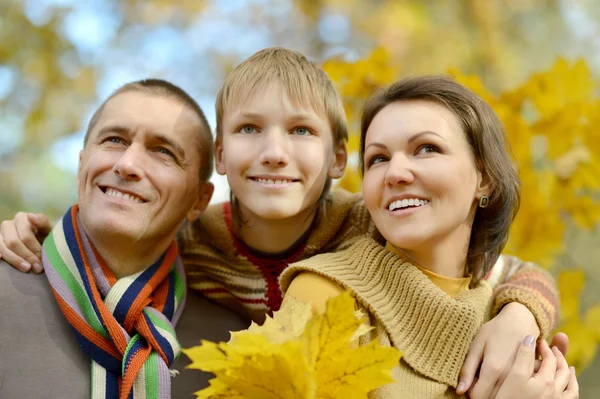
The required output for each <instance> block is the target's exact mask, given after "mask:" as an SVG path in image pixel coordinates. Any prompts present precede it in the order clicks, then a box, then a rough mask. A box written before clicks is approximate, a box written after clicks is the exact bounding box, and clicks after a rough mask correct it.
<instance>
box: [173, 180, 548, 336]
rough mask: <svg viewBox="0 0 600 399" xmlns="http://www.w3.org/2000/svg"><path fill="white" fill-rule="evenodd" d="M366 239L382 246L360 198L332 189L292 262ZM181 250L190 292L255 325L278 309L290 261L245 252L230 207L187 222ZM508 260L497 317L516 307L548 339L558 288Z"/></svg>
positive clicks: (499, 276) (500, 277) (499, 277)
mask: <svg viewBox="0 0 600 399" xmlns="http://www.w3.org/2000/svg"><path fill="white" fill-rule="evenodd" d="M365 236H367V237H371V238H373V239H374V240H375V241H377V242H379V243H381V244H382V245H385V240H384V238H383V237H382V236H381V234H380V233H379V232H378V230H377V228H376V227H375V225H374V223H373V222H372V220H371V217H370V215H369V212H368V211H367V209H366V207H365V206H364V203H363V201H362V199H361V196H360V194H350V193H348V192H347V191H344V190H341V189H335V190H333V191H332V192H331V193H330V194H329V196H328V197H327V200H326V201H325V206H324V209H323V212H322V213H321V215H320V216H319V219H318V220H317V221H316V223H315V224H314V225H313V229H312V231H310V234H309V236H308V239H307V241H306V244H305V245H304V246H303V247H302V248H300V249H299V253H295V254H293V256H292V258H293V259H294V260H303V259H307V258H310V257H311V256H314V255H317V254H320V253H324V252H337V251H340V250H343V249H345V248H347V247H349V246H350V245H352V244H353V243H354V242H355V241H356V240H357V239H359V238H362V237H365ZM179 246H180V250H181V255H182V258H183V262H184V266H185V271H186V273H187V276H188V282H189V287H190V288H191V289H193V290H196V291H199V292H201V293H202V294H203V295H204V296H206V297H207V298H209V299H210V300H212V301H213V302H216V303H218V304H220V305H222V306H225V307H227V308H229V309H232V310H233V311H235V312H236V313H238V314H240V315H242V316H245V317H248V318H251V319H252V320H254V321H255V322H257V323H262V322H263V321H264V318H265V314H268V313H269V312H272V311H274V310H277V309H279V305H280V301H281V292H280V291H279V287H278V286H277V285H276V284H274V282H273V279H274V278H275V277H278V276H279V274H280V273H281V270H282V269H284V268H285V265H286V263H289V262H290V261H291V259H279V262H278V263H277V264H276V265H275V266H271V265H272V264H273V263H272V262H273V259H271V258H270V259H264V261H265V262H262V259H260V257H257V256H252V255H251V254H250V253H249V252H248V251H247V250H244V248H243V246H242V245H240V243H239V241H237V240H236V238H235V236H234V234H233V233H232V228H231V208H230V204H229V203H225V204H216V205H212V206H210V207H209V208H208V210H207V211H206V212H205V213H204V214H203V215H202V216H201V217H200V218H199V219H198V220H196V221H195V222H194V223H186V224H185V225H184V227H183V228H182V229H181V231H180V234H179ZM502 259H503V257H500V261H499V262H498V263H502ZM511 259H512V260H511V264H512V265H513V266H514V267H511V270H512V271H510V270H508V271H506V272H504V269H502V267H498V265H496V266H495V267H494V268H493V269H492V272H493V273H494V274H495V281H497V282H498V285H499V286H498V290H497V293H498V297H497V298H496V299H495V302H494V309H495V312H498V311H499V310H500V309H501V308H502V306H504V305H506V304H507V303H509V302H511V301H516V302H519V303H521V304H523V305H525V306H526V307H527V308H528V309H529V310H530V311H531V312H532V313H533V315H534V316H535V318H536V320H537V322H538V325H539V328H540V330H541V331H542V334H543V335H544V336H546V335H547V334H548V333H549V332H550V331H551V330H552V329H553V328H554V327H555V326H556V320H557V314H558V294H557V289H556V283H555V282H554V280H553V279H552V277H551V276H550V275H549V274H548V273H546V272H544V271H543V270H541V269H540V268H539V267H537V266H535V265H533V264H531V263H527V264H525V263H523V262H522V261H519V260H518V259H516V258H511ZM525 266H526V267H525ZM522 268H524V269H523V270H521V269H522ZM271 269H273V270H271ZM265 276H267V277H265ZM525 276H526V277H525ZM512 279H515V281H512ZM504 283H507V284H506V286H504V285H503V284H504ZM501 284H502V285H501ZM494 314H496V313H494Z"/></svg>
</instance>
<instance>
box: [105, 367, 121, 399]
mask: <svg viewBox="0 0 600 399" xmlns="http://www.w3.org/2000/svg"><path fill="white" fill-rule="evenodd" d="M120 375H121V374H120V371H119V374H113V373H111V372H110V371H108V370H107V371H106V399H119V377H118V376H120Z"/></svg>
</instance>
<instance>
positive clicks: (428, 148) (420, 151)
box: [417, 144, 440, 155]
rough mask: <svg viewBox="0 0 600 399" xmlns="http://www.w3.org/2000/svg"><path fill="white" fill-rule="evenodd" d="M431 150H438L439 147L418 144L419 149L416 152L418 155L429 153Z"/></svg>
mask: <svg viewBox="0 0 600 399" xmlns="http://www.w3.org/2000/svg"><path fill="white" fill-rule="evenodd" d="M432 152H440V149H439V148H437V147H436V146H434V145H431V144H425V145H422V146H420V147H419V149H418V150H417V154H419V155H423V154H429V153H432Z"/></svg>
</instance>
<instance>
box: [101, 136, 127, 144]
mask: <svg viewBox="0 0 600 399" xmlns="http://www.w3.org/2000/svg"><path fill="white" fill-rule="evenodd" d="M104 141H105V142H108V143H115V144H120V143H122V142H123V140H121V138H120V137H109V138H107V139H106V140H104Z"/></svg>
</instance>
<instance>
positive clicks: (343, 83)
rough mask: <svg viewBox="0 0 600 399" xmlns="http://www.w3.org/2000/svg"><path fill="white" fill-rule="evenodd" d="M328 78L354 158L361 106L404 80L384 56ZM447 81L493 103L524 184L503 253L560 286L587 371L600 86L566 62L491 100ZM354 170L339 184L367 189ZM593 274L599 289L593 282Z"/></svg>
mask: <svg viewBox="0 0 600 399" xmlns="http://www.w3.org/2000/svg"><path fill="white" fill-rule="evenodd" d="M324 69H325V70H326V71H327V73H328V74H329V75H330V76H331V77H332V79H333V80H334V81H335V82H336V84H337V86H338V89H339V90H340V92H341V93H342V96H343V100H344V104H345V109H346V113H347V115H348V119H349V121H348V122H349V123H348V125H349V128H350V141H349V146H348V148H349V151H350V152H354V154H356V153H357V152H358V145H359V137H360V135H359V121H360V112H361V108H362V104H364V100H365V99H366V97H367V95H368V94H370V93H371V92H372V91H374V90H375V89H377V88H379V87H383V86H385V85H388V84H390V83H392V82H394V81H395V80H397V79H400V78H401V74H400V68H399V67H398V65H395V64H394V62H393V61H392V60H391V59H390V57H389V56H388V54H387V52H386V51H385V49H383V48H379V49H377V50H375V51H374V52H373V53H372V54H370V55H368V56H366V57H365V58H363V59H361V60H359V61H356V62H349V61H345V60H342V59H337V58H336V59H332V60H329V61H326V62H325V64H324ZM380 71H381V73H379V72H380ZM447 72H448V73H449V74H450V75H453V76H454V77H455V78H456V79H457V80H458V81H459V82H461V83H462V84H464V85H466V86H467V87H469V88H471V89H472V90H474V91H475V92H476V93H477V94H479V95H480V96H481V97H482V98H483V99H484V100H485V101H487V102H488V103H489V104H490V105H491V106H492V108H493V109H494V110H495V111H496V113H497V114H498V116H499V117H500V119H501V120H502V122H503V124H504V127H505V129H506V132H507V135H508V139H509V142H510V144H511V148H512V151H513V153H514V155H515V158H516V162H517V164H518V166H519V174H520V177H521V180H522V193H521V206H520V210H519V213H518V215H517V217H516V219H515V221H514V223H513V225H512V226H511V231H510V237H509V242H508V243H507V246H506V249H505V252H506V253H509V254H514V255H517V256H519V257H520V258H521V259H524V260H527V261H533V262H536V263H537V264H539V265H542V266H544V267H546V268H548V269H550V270H551V271H552V272H553V273H554V274H555V275H556V276H557V278H558V281H559V284H558V285H559V290H560V295H561V303H562V308H563V312H562V318H561V325H560V326H559V330H560V331H565V332H567V333H568V334H569V336H570V339H571V344H570V350H569V352H568V355H567V359H568V361H569V363H570V364H573V365H575V367H576V368H577V369H578V370H582V369H584V368H585V367H587V366H588V365H589V364H590V362H591V361H592V360H593V359H594V356H595V354H596V352H597V349H598V345H599V344H600V327H599V326H600V303H598V300H597V299H596V300H593V299H592V300H588V301H584V300H582V299H581V298H582V297H583V296H584V294H585V292H586V290H587V291H588V292H591V291H592V290H598V289H600V287H598V286H596V287H594V286H593V282H594V281H596V282H597V281H598V276H600V272H599V270H600V268H599V267H598V262H597V260H596V258H595V257H593V256H592V257H586V256H583V255H584V254H582V252H591V251H592V250H594V249H595V248H592V246H593V245H594V244H593V242H594V237H599V236H600V231H598V222H600V129H598V126H600V95H599V92H600V90H599V89H600V85H599V84H598V82H597V81H595V80H594V79H593V77H592V74H591V72H590V69H589V67H588V66H587V64H586V62H585V61H583V60H578V61H576V62H571V63H570V62H568V61H566V60H565V59H562V58H559V59H558V60H557V61H556V62H555V63H554V65H553V66H552V67H551V68H550V69H549V70H547V71H542V72H539V73H535V74H533V75H532V76H531V77H530V78H529V79H528V80H526V81H525V82H523V83H522V84H520V85H518V86H516V87H515V88H511V89H507V90H504V91H501V92H500V93H492V92H491V91H489V90H488V89H487V88H486V86H485V84H484V83H483V81H482V80H481V79H480V78H479V77H478V76H474V75H465V74H462V73H461V72H460V71H458V70H456V69H452V70H450V71H447ZM356 164H357V163H356V162H350V167H349V168H348V171H347V173H346V174H345V175H344V177H343V179H342V180H341V182H340V186H341V187H344V188H346V189H348V190H350V191H359V190H360V188H361V179H360V175H359V173H358V170H357V169H356V167H354V168H353V167H352V166H353V165H356ZM594 229H596V231H595V232H594ZM593 234H596V235H595V236H594V235H593ZM582 237H583V238H586V237H588V238H589V237H591V239H588V241H589V242H590V243H591V244H590V245H588V247H585V246H583V247H582V246H581V245H573V242H574V241H578V242H581V241H582ZM594 262H595V263H594ZM594 273H596V274H595V275H596V279H595V280H594V279H590V278H589V276H593V275H594ZM586 276H587V277H586ZM585 282H587V283H588V284H584V283H585Z"/></svg>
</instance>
